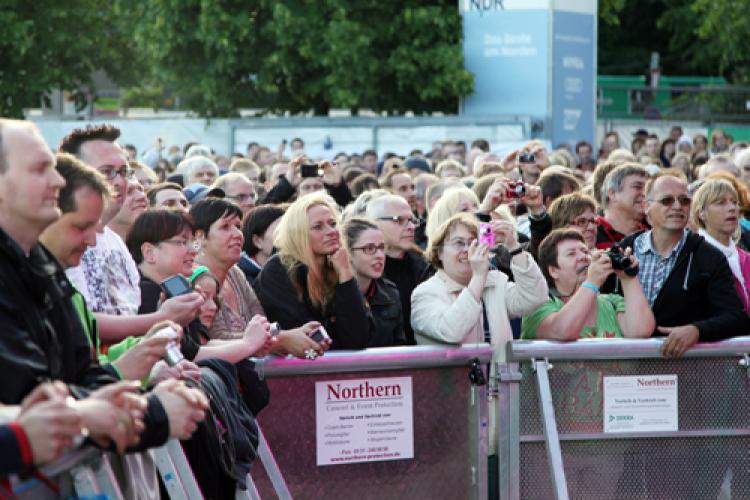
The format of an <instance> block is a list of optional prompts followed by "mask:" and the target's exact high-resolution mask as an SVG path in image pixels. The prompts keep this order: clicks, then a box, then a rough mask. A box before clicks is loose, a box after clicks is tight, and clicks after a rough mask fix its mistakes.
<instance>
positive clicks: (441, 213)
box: [425, 186, 479, 240]
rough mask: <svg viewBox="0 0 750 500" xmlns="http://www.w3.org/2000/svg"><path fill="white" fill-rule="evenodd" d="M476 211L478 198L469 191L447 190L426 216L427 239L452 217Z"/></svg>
mask: <svg viewBox="0 0 750 500" xmlns="http://www.w3.org/2000/svg"><path fill="white" fill-rule="evenodd" d="M478 209H479V198H478V197H477V195H476V194H475V193H474V191H472V190H471V189H469V188H467V187H463V186H456V187H451V188H449V189H447V190H446V191H445V193H443V196H442V197H440V199H439V200H438V201H437V203H435V206H434V207H432V208H431V209H430V212H429V214H428V216H427V229H426V231H425V233H426V234H427V239H428V240H430V239H432V237H433V235H434V234H435V232H436V231H437V229H438V227H440V225H441V224H442V223H443V222H445V221H447V220H448V219H450V218H451V217H452V216H454V215H456V214H458V213H461V212H468V213H472V214H473V213H474V212H476V211H477V210H478Z"/></svg>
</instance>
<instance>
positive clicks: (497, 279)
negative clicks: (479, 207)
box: [411, 213, 547, 359]
mask: <svg viewBox="0 0 750 500" xmlns="http://www.w3.org/2000/svg"><path fill="white" fill-rule="evenodd" d="M478 231H479V223H478V222H477V219H476V217H474V216H473V215H471V214H465V213H461V214H457V215H454V216H453V217H451V218H450V219H448V220H447V221H446V222H444V223H443V224H442V225H441V226H440V227H439V228H438V229H437V231H436V232H435V234H434V235H433V237H432V239H431V240H430V246H429V247H428V248H427V258H428V260H429V261H430V262H431V263H432V265H433V266H435V268H436V269H437V270H438V271H437V273H436V274H435V275H434V276H433V277H432V278H430V279H428V280H427V281H425V282H424V283H422V284H421V285H419V286H418V287H417V288H416V289H415V290H414V293H413V294H412V297H411V304H412V305H411V307H412V310H411V324H412V328H414V333H415V336H416V338H417V343H419V344H425V343H426V344H434V343H448V344H469V343H477V342H489V343H491V344H492V346H493V351H494V357H495V358H496V359H503V358H504V356H505V351H504V349H505V343H506V342H507V341H508V340H512V338H513V337H512V334H511V326H510V321H509V320H510V318H511V317H521V316H523V315H525V314H528V313H530V312H531V311H533V310H534V309H535V308H536V307H538V306H539V305H541V304H542V303H543V302H544V301H545V300H546V298H547V285H546V283H545V282H544V277H543V276H542V273H541V272H540V271H539V267H538V266H537V265H536V263H535V262H534V259H532V258H531V256H530V255H529V254H528V253H527V252H525V251H523V248H522V247H521V246H520V245H519V244H518V240H517V239H516V231H515V228H512V227H511V228H507V230H503V231H502V232H500V233H499V234H498V240H497V241H498V243H500V244H502V245H504V246H505V247H506V248H507V249H508V251H509V252H510V255H511V258H512V260H511V269H512V270H513V276H514V277H515V282H511V281H509V280H508V277H507V276H506V275H505V274H503V273H502V272H500V271H496V270H490V260H489V248H488V247H487V245H486V244H484V243H479V242H478V240H477V237H478Z"/></svg>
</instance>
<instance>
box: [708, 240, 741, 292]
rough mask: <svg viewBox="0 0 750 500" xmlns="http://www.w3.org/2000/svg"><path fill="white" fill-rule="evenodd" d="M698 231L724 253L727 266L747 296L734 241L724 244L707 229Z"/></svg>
mask: <svg viewBox="0 0 750 500" xmlns="http://www.w3.org/2000/svg"><path fill="white" fill-rule="evenodd" d="M698 233H699V234H700V235H701V236H703V239H705V240H706V241H707V242H708V243H710V244H711V245H713V246H714V247H716V248H718V249H719V251H721V253H723V254H724V256H725V257H726V258H727V262H728V263H729V268H730V269H731V270H732V274H733V275H734V277H735V278H737V281H739V282H740V285H742V290H743V291H744V292H745V297H747V285H746V284H745V277H744V276H742V269H740V254H739V252H737V246H736V245H735V244H734V241H732V240H731V239H730V240H729V245H724V244H723V243H721V242H720V241H718V240H717V239H715V238H714V237H712V236H711V235H710V234H708V231H706V230H705V229H700V230H698Z"/></svg>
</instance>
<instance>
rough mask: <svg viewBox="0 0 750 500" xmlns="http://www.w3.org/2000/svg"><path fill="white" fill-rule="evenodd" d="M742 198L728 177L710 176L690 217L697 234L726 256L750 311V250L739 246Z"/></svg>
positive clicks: (697, 193)
mask: <svg viewBox="0 0 750 500" xmlns="http://www.w3.org/2000/svg"><path fill="white" fill-rule="evenodd" d="M740 216H741V214H740V199H739V195H738V193H737V190H736V189H735V188H734V186H732V183H731V182H729V181H728V180H726V179H720V178H709V179H707V180H706V181H705V182H704V183H703V185H702V186H701V187H699V188H698V190H697V191H696V192H695V194H694V195H693V201H692V204H691V207H690V217H691V219H692V222H693V224H695V226H696V227H698V228H699V229H698V234H700V235H701V236H703V238H704V239H705V240H706V241H707V242H708V243H710V244H711V245H713V246H715V247H716V248H718V249H719V250H720V251H721V252H722V253H723V254H724V256H725V257H726V258H727V262H728V263H729V268H730V269H731V270H732V275H733V277H734V285H735V287H736V288H737V293H738V294H739V296H740V299H742V305H743V306H744V308H745V312H747V313H749V314H750V253H748V252H746V251H744V250H742V249H741V248H738V247H737V245H736V242H737V240H738V239H739V236H740V225H739V224H740V223H739V220H740Z"/></svg>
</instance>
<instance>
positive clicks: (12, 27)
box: [0, 0, 130, 117]
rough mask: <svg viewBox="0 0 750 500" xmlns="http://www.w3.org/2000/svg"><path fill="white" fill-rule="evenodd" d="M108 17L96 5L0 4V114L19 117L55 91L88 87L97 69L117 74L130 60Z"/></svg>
mask: <svg viewBox="0 0 750 500" xmlns="http://www.w3.org/2000/svg"><path fill="white" fill-rule="evenodd" d="M111 14H112V12H111V11H110V10H108V9H106V8H102V6H101V3H100V2H97V1H95V0H68V1H66V2H57V1H54V0H34V1H33V2H29V1H26V0H2V1H0V115H2V116H13V117H22V115H23V108H25V107H38V106H39V104H40V98H41V97H42V96H43V95H44V94H45V93H46V92H48V91H50V90H52V89H55V88H64V89H75V88H79V87H80V86H90V84H91V81H90V79H91V75H92V74H93V73H94V71H95V70H97V69H105V70H107V71H108V72H109V73H111V74H118V71H119V70H118V69H117V66H118V64H120V63H121V62H122V61H125V60H128V59H130V57H128V56H127V55H126V53H127V46H125V47H124V48H123V47H118V44H119V43H120V42H121V40H122V38H121V34H120V33H119V32H118V27H119V26H120V25H119V24H118V23H117V22H115V20H113V18H112V17H111ZM82 104H85V100H84V101H83V102H82Z"/></svg>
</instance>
